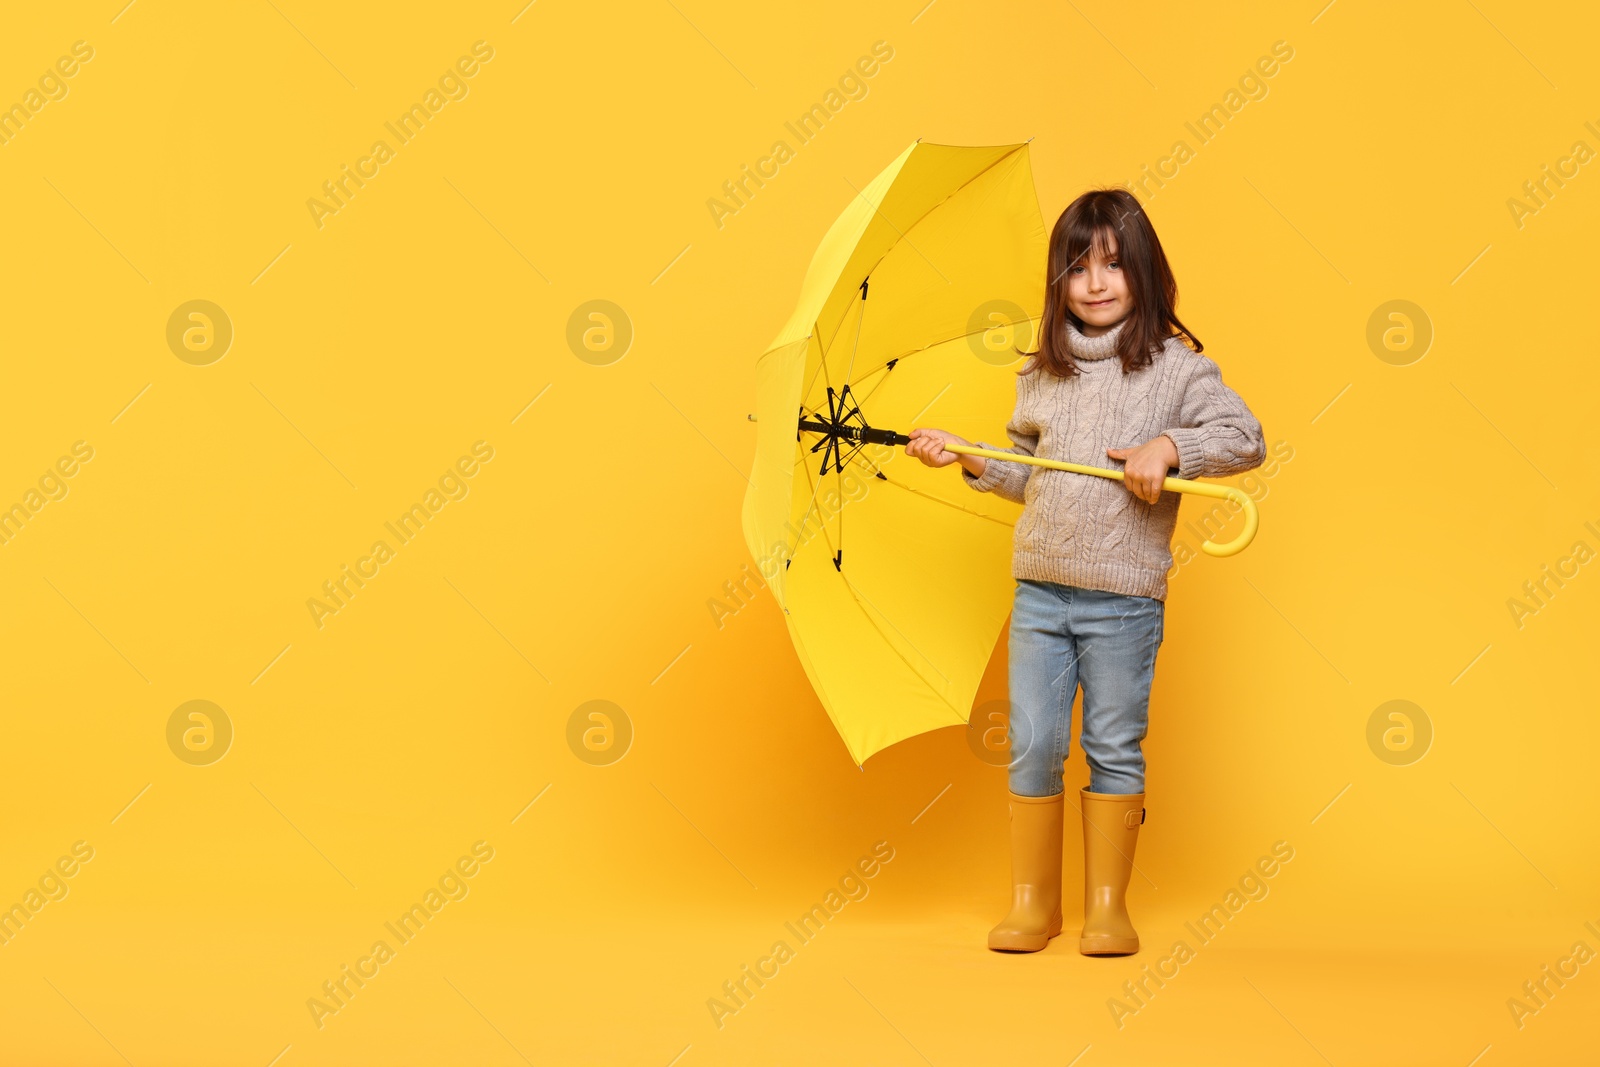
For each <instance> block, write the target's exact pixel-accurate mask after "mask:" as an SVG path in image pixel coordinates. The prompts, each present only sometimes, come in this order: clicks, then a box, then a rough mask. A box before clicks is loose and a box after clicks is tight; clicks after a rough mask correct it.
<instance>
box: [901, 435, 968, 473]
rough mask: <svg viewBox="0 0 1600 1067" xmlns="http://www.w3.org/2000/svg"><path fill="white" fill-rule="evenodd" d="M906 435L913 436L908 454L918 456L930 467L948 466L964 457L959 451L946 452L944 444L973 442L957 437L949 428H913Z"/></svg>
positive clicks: (907, 448)
mask: <svg viewBox="0 0 1600 1067" xmlns="http://www.w3.org/2000/svg"><path fill="white" fill-rule="evenodd" d="M906 436H908V437H910V438H911V441H910V443H909V444H907V445H906V455H908V456H916V457H917V458H918V459H920V460H922V462H924V463H926V464H927V465H928V466H930V467H948V466H949V465H950V464H952V463H958V462H960V461H961V459H962V454H961V453H959V452H946V451H945V449H944V446H945V445H946V444H947V443H948V444H952V445H965V444H971V442H970V441H968V440H967V439H966V438H964V437H957V436H956V435H955V434H953V433H950V432H949V431H947V430H933V429H918V430H912V431H911V432H910V433H909V434H907V435H906Z"/></svg>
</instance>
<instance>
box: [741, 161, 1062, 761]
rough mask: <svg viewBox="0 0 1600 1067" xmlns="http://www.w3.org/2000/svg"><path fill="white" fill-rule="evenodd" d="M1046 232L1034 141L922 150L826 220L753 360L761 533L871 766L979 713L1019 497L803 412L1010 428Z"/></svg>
mask: <svg viewBox="0 0 1600 1067" xmlns="http://www.w3.org/2000/svg"><path fill="white" fill-rule="evenodd" d="M1047 241H1048V233H1047V231H1046V229H1045V225H1044V220H1043V218H1042V217H1041V216H1040V214H1039V201H1038V197H1037V195H1036V194H1035V193H1034V188H1033V172H1032V168H1031V167H1030V165H1029V161H1028V146H1027V145H1026V144H1019V145H1002V146H998V147H985V148H964V147H955V146H950V145H935V144H927V143H924V142H921V141H919V142H917V143H916V144H913V145H912V146H911V147H909V148H907V149H906V150H905V151H904V152H903V153H901V155H900V157H899V158H898V159H896V160H895V161H894V162H893V163H891V164H889V166H888V167H887V168H885V170H884V171H883V173H881V174H879V175H878V176H877V177H876V178H874V179H873V180H872V182H871V183H870V184H868V185H867V187H866V188H865V189H863V190H861V191H860V192H859V194H858V195H856V197H855V198H854V199H853V200H852V201H851V203H850V205H849V206H848V207H847V208H845V210H844V212H843V214H841V215H840V216H839V218H838V219H837V220H836V221H835V222H834V224H833V226H832V227H831V228H830V229H829V230H828V233H827V235H826V236H825V237H824V238H823V240H822V244H821V245H820V246H819V247H818V249H817V252H816V255H815V256H813V258H812V260H811V267H810V269H809V270H808V271H807V272H806V278H805V282H804V284H803V286H802V289H801V295H800V301H799V306H798V307H796V309H795V312H794V314H793V316H791V318H790V319H789V323H788V325H786V326H785V327H784V328H783V330H782V331H780V332H779V334H778V336H777V338H776V339H774V341H773V342H772V344H771V345H770V346H769V348H768V351H767V352H766V354H765V355H763V356H762V357H761V359H760V361H759V362H758V363H757V365H756V377H757V399H756V415H755V418H756V438H757V441H756V458H755V464H754V468H753V470H752V471H751V475H750V483H751V484H750V489H749V491H748V492H747V493H746V495H745V500H744V513H743V525H744V534H745V541H746V544H747V545H748V547H749V548H750V551H751V553H752V554H753V555H754V556H755V558H756V559H757V561H758V562H759V563H760V564H761V567H762V571H763V575H764V577H765V578H766V579H767V581H768V584H769V586H770V588H771V589H772V591H773V594H774V596H775V597H776V599H777V602H778V604H779V605H780V606H781V607H782V608H783V611H784V618H785V620H786V622H787V623H788V626H789V633H790V636H791V637H792V638H793V639H794V645H795V649H796V650H797V651H798V653H799V656H800V662H801V663H802V665H803V666H804V668H805V671H806V675H807V676H808V677H809V678H810V680H811V684H812V686H813V688H814V689H815V690H816V692H817V695H818V697H819V698H820V699H821V700H822V704H823V706H824V707H825V708H826V709H827V712H828V715H829V717H830V718H832V720H833V724H834V726H835V727H836V728H837V729H838V731H839V734H840V736H841V737H842V738H843V739H844V742H845V745H846V747H847V748H848V749H849V750H850V755H851V757H852V758H853V759H854V760H855V761H856V763H858V764H860V763H862V762H864V761H865V760H866V759H867V757H868V756H871V755H872V754H873V753H874V752H877V751H879V750H881V749H883V748H886V747H888V746H889V745H892V744H894V743H895V742H896V741H900V740H903V739H904V738H907V737H910V736H912V735H914V734H919V733H923V732H924V731H927V730H933V729H937V728H938V727H941V726H954V725H961V724H964V723H965V722H966V721H967V714H968V712H969V710H970V709H971V707H972V700H973V697H974V695H975V694H976V692H977V687H978V682H979V680H980V678H981V677H982V675H983V670H984V667H985V665H986V664H987V663H988V661H989V656H990V653H991V652H992V651H993V649H994V645H995V641H996V639H997V638H998V637H999V634H1000V629H1001V626H1002V625H1003V624H1004V622H1005V619H1006V615H1007V613H1008V612H1009V611H1010V608H1011V592H1012V585H1013V583H1012V582H1011V580H1010V561H1011V527H1012V525H1013V523H1014V522H1015V521H1016V517H1017V513H1018V505H1016V504H1014V503H1011V502H1010V501H1006V500H1002V499H1001V498H999V497H998V496H996V495H995V494H992V493H974V492H973V491H972V490H970V489H968V488H967V487H966V486H965V485H963V484H961V479H959V478H956V477H952V476H951V472H950V471H948V470H934V469H933V468H930V467H926V466H924V465H923V464H921V463H919V462H917V461H916V460H914V459H911V458H910V457H908V456H906V455H905V453H904V451H903V450H899V449H895V448H893V447H891V446H890V445H888V444H886V443H877V444H874V443H871V442H869V441H861V440H849V439H847V438H845V437H843V436H842V435H840V434H837V433H834V434H827V433H816V432H802V431H800V429H799V425H798V421H799V420H798V419H797V416H799V417H800V418H807V417H809V418H811V419H812V421H814V422H817V423H820V424H823V425H828V426H842V425H848V426H866V425H867V423H866V421H865V419H864V418H863V417H862V416H861V408H865V410H866V411H867V412H870V414H871V417H872V419H873V420H874V425H877V426H896V425H901V424H904V426H905V428H906V429H910V428H911V426H912V425H915V424H917V423H918V420H920V419H922V418H923V417H924V415H927V416H929V417H936V418H937V420H938V421H939V422H940V423H942V424H957V425H961V426H964V427H971V428H973V429H974V430H981V431H984V432H987V433H989V434H990V435H991V437H990V438H989V439H993V438H997V437H1000V436H1003V434H1004V430H1005V422H1006V419H1007V418H1008V416H1009V415H1010V413H1011V411H1012V408H1013V407H1014V406H1015V403H1016V384H1015V368H1014V367H1013V368H1011V369H1007V364H1011V363H1014V362H1015V361H1016V358H1017V357H1016V356H1015V355H1014V354H1013V353H1012V352H1011V351H1010V349H1011V348H1012V347H1022V348H1023V349H1027V348H1029V347H1031V344H1032V337H1033V332H1034V328H1035V324H1036V322H1037V320H1038V317H1039V315H1040V313H1041V309H1042V308H1043V305H1044V268H1045V253H1046V244H1047ZM824 466H825V467H826V473H823V469H824Z"/></svg>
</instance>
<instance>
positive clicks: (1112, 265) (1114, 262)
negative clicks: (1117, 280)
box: [1106, 259, 1122, 270]
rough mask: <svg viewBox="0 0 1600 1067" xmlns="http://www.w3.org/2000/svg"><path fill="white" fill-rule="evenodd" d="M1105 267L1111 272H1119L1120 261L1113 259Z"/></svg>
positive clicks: (1120, 267)
mask: <svg viewBox="0 0 1600 1067" xmlns="http://www.w3.org/2000/svg"><path fill="white" fill-rule="evenodd" d="M1106 266H1108V267H1110V268H1111V269H1112V270H1121V269H1122V261H1121V260H1120V259H1113V260H1112V261H1111V262H1110V263H1107V264H1106Z"/></svg>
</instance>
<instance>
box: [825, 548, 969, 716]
mask: <svg viewBox="0 0 1600 1067" xmlns="http://www.w3.org/2000/svg"><path fill="white" fill-rule="evenodd" d="M841 574H842V572H841ZM844 585H845V588H846V589H848V590H850V595H851V596H852V597H854V598H855V601H856V604H857V605H858V606H859V605H860V604H861V602H862V601H863V600H865V601H866V603H867V604H868V605H871V607H872V611H868V610H866V608H864V607H863V608H862V609H861V614H862V615H864V616H866V619H867V621H868V622H869V623H871V624H872V627H873V629H875V630H877V631H878V632H879V633H880V634H883V637H884V640H885V641H888V638H889V635H888V634H886V633H884V632H883V627H882V626H880V625H878V620H877V619H875V618H873V616H872V613H873V612H877V613H878V614H879V615H881V616H883V619H884V621H885V622H888V623H889V625H890V626H894V623H893V622H892V621H890V620H889V616H887V615H884V614H883V612H882V611H881V610H880V609H879V608H878V605H876V604H873V603H872V601H871V599H870V598H868V597H867V595H866V594H865V593H863V592H861V590H860V589H858V588H857V587H856V584H855V583H854V582H852V581H851V580H850V579H849V578H845V579H844ZM894 632H895V633H897V634H899V635H900V637H901V639H902V640H904V641H905V643H906V644H907V645H910V646H911V648H912V649H914V650H915V651H916V653H917V655H919V656H921V657H922V658H923V659H925V660H927V662H928V666H930V667H933V673H935V674H937V675H938V676H939V677H940V678H944V682H945V684H946V685H949V684H950V679H949V678H945V674H944V672H943V671H941V670H940V669H939V668H938V667H935V666H934V664H933V660H931V659H928V656H927V654H926V653H924V652H923V651H922V649H920V648H917V646H916V645H915V644H913V643H912V641H911V638H909V637H906V635H905V633H904V631H902V630H901V629H900V627H898V626H894ZM888 644H889V647H890V648H892V649H894V654H895V655H897V656H899V657H900V660H901V662H903V663H904V664H905V665H906V666H907V667H910V668H911V671H912V673H914V674H915V675H916V676H917V677H918V678H921V679H922V681H923V684H925V685H927V686H928V688H929V689H933V688H934V687H933V685H932V684H931V683H929V682H928V679H927V678H925V677H923V674H922V672H921V671H920V670H918V669H917V667H916V665H915V664H913V663H912V662H911V661H910V660H908V659H906V657H905V654H904V653H903V652H901V651H900V650H899V649H898V648H895V646H894V643H893V642H892V641H889V642H888ZM935 694H936V695H937V696H938V697H939V699H940V700H942V701H944V705H945V707H947V708H949V709H950V710H951V711H955V712H956V713H957V714H960V709H958V708H957V707H956V706H955V705H954V704H952V703H950V701H949V700H948V699H947V698H946V697H945V696H944V694H943V693H939V692H938V691H937V690H936V689H935Z"/></svg>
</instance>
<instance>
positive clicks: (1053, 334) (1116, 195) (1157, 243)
mask: <svg viewBox="0 0 1600 1067" xmlns="http://www.w3.org/2000/svg"><path fill="white" fill-rule="evenodd" d="M1113 231H1115V233H1116V239H1117V255H1116V260H1117V262H1118V263H1119V264H1121V268H1122V273H1123V275H1124V276H1125V277H1126V278H1127V280H1128V295H1129V298H1130V300H1131V301H1132V304H1133V308H1132V310H1130V311H1129V312H1128V317H1127V318H1126V319H1124V320H1123V323H1124V325H1123V327H1122V332H1121V333H1120V334H1119V335H1118V337H1117V357H1118V358H1119V359H1121V360H1122V373H1124V374H1130V373H1132V372H1133V371H1136V370H1138V369H1139V368H1140V367H1148V366H1149V365H1150V364H1151V363H1152V362H1153V360H1152V356H1153V355H1154V354H1155V353H1156V352H1158V351H1160V350H1161V347H1162V346H1163V345H1164V344H1166V340H1167V338H1169V337H1172V336H1180V337H1185V338H1187V339H1188V341H1189V347H1190V348H1192V349H1193V350H1194V351H1196V352H1203V351H1204V350H1205V346H1203V345H1202V344H1201V343H1200V340H1199V338H1197V337H1195V335H1194V334H1192V333H1190V332H1189V329H1188V327H1186V326H1184V324H1183V323H1182V322H1180V321H1178V316H1177V314H1176V313H1175V308H1176V307H1177V304H1178V283H1177V281H1176V280H1175V279H1174V278H1173V277H1172V268H1171V267H1169V266H1168V265H1167V255H1166V253H1165V252H1163V251H1162V250H1161V239H1160V238H1158V237H1157V236H1156V231H1155V228H1154V227H1152V226H1151V225H1150V219H1149V217H1148V216H1147V215H1146V214H1145V213H1144V209H1143V208H1142V207H1140V206H1139V201H1138V200H1136V199H1134V196H1133V194H1132V193H1130V192H1128V191H1127V190H1126V189H1119V188H1115V187H1112V188H1106V189H1091V190H1089V191H1088V192H1087V193H1084V194H1083V195H1082V196H1080V197H1078V199H1076V200H1074V201H1073V202H1072V203H1071V204H1068V205H1067V209H1066V210H1065V211H1063V212H1062V213H1061V217H1060V218H1059V219H1057V220H1056V224H1055V228H1054V229H1053V230H1052V231H1051V232H1050V256H1049V264H1048V268H1047V269H1048V271H1049V275H1048V278H1047V280H1046V284H1045V298H1044V318H1043V321H1041V322H1040V324H1039V347H1038V348H1037V349H1036V350H1035V351H1033V352H1020V351H1019V352H1018V354H1019V355H1025V356H1034V357H1036V358H1034V359H1030V360H1029V361H1028V363H1027V365H1026V366H1025V367H1023V369H1022V370H1021V371H1019V372H1018V373H1019V374H1031V373H1033V372H1034V371H1035V370H1038V369H1039V368H1040V367H1043V368H1044V369H1045V370H1047V371H1049V372H1050V373H1051V374H1054V375H1056V376H1057V377H1060V378H1071V377H1074V376H1076V375H1077V373H1078V367H1077V364H1076V363H1075V362H1073V359H1072V352H1071V350H1070V349H1069V348H1068V347H1067V322H1068V321H1069V320H1070V321H1071V323H1072V325H1074V326H1076V327H1077V328H1078V329H1079V330H1080V331H1081V330H1082V329H1083V321H1082V320H1081V319H1079V318H1078V317H1077V316H1076V315H1074V314H1073V313H1072V311H1071V309H1070V308H1068V306H1067V271H1068V269H1069V268H1071V267H1072V266H1074V265H1076V264H1078V263H1079V262H1081V261H1083V260H1084V259H1086V258H1088V255H1089V250H1090V248H1091V247H1093V248H1094V249H1095V250H1096V251H1098V252H1099V253H1100V254H1101V255H1102V256H1107V253H1108V252H1109V244H1110V241H1109V240H1108V238H1109V237H1110V236H1111V234H1112V232H1113ZM1107 258H1109V256H1108V257H1107Z"/></svg>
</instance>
